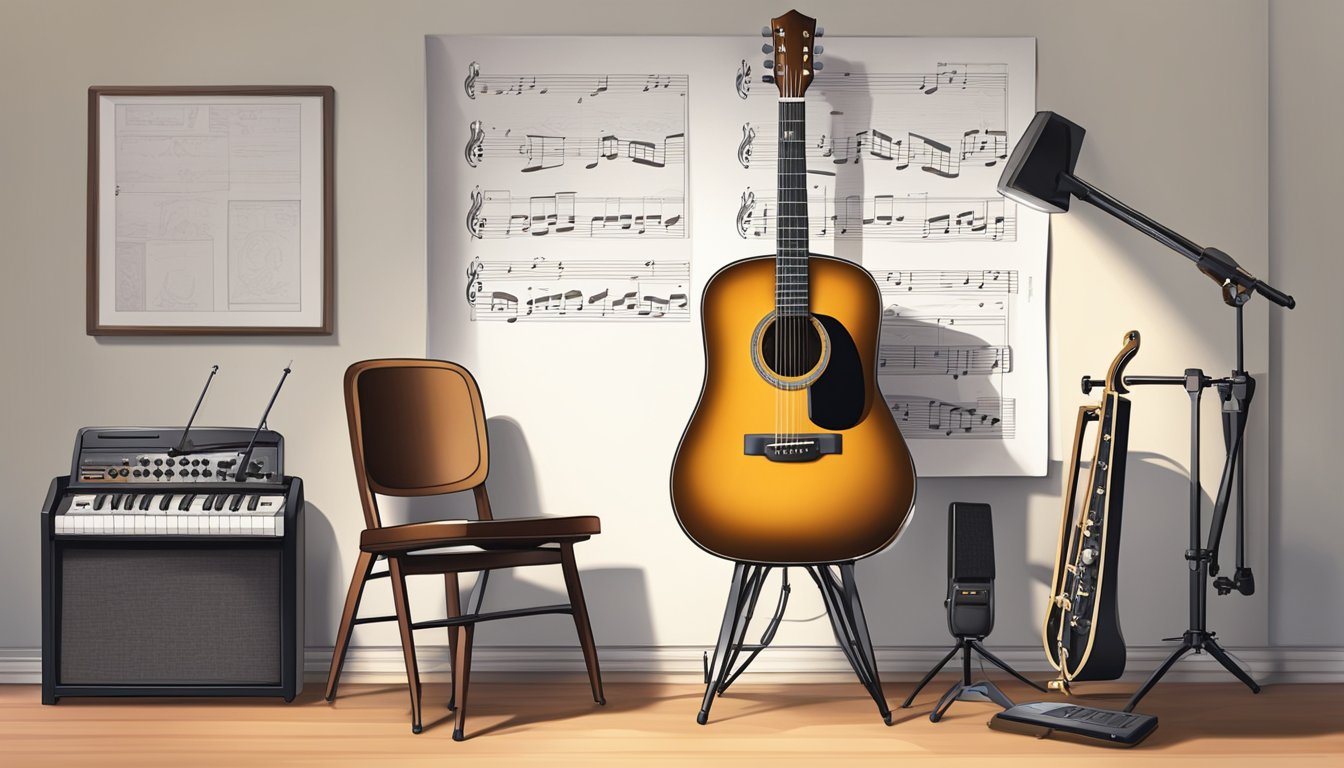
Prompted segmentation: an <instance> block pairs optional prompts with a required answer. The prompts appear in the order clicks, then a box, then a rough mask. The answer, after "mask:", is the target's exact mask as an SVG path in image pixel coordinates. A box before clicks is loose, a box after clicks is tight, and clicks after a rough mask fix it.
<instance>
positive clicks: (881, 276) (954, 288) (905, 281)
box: [869, 269, 1018, 295]
mask: <svg viewBox="0 0 1344 768" xmlns="http://www.w3.org/2000/svg"><path fill="white" fill-rule="evenodd" d="M869 271H870V273H871V274H872V276H873V280H875V281H876V282H877V286H878V288H879V289H881V291H882V293H883V294H884V295H886V294H896V295H900V294H905V293H947V294H991V293H992V294H1004V295H1007V294H1015V293H1017V287H1018V286H1017V270H997V269H969V270H940V269H917V270H904V271H901V270H883V269H874V270H869Z"/></svg>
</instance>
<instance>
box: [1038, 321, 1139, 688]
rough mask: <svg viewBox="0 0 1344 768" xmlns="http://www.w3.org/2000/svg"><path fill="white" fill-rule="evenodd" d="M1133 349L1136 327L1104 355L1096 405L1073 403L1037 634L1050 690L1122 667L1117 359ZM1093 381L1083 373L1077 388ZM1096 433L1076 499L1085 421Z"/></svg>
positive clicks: (1123, 427) (1125, 410) (1121, 415)
mask: <svg viewBox="0 0 1344 768" xmlns="http://www.w3.org/2000/svg"><path fill="white" fill-rule="evenodd" d="M1138 351H1139V332H1138V331H1130V332H1128V333H1126V334H1125V338H1124V347H1123V348H1122V349H1121V350H1120V353H1119V354H1117V355H1116V356H1115V359H1114V360H1113V361H1112V362H1111V367H1110V370H1109V371H1107V373H1106V381H1105V383H1104V385H1103V386H1104V389H1103V392H1102V396H1101V402H1100V403H1098V404H1097V405H1084V406H1081V407H1079V409H1078V422H1077V426H1076V428H1075V431H1074V438H1073V459H1072V463H1071V464H1070V467H1069V479H1068V483H1067V485H1066V486H1065V496H1064V514H1063V516H1062V518H1061V519H1060V525H1059V545H1058V547H1057V549H1056V552H1057V555H1056V559H1055V569H1054V575H1053V576H1052V577H1051V579H1050V605H1049V606H1048V608H1047V609H1046V615H1045V625H1044V628H1043V631H1042V636H1041V637H1042V640H1043V642H1044V644H1045V652H1046V656H1047V657H1049V659H1050V664H1051V665H1052V666H1053V667H1054V668H1055V669H1057V670H1059V677H1058V678H1057V679H1056V680H1053V681H1051V683H1050V687H1051V688H1052V689H1054V690H1061V691H1064V692H1066V693H1067V692H1068V688H1069V683H1070V682H1072V681H1075V680H1114V679H1115V678H1118V677H1119V676H1120V675H1121V673H1122V672H1124V670H1125V640H1124V637H1123V636H1122V635H1121V633H1120V616H1119V611H1118V609H1117V600H1116V592H1117V589H1116V588H1117V586H1118V585H1117V583H1116V582H1117V573H1116V571H1117V567H1118V564H1119V554H1120V518H1121V512H1122V510H1123V506H1124V488H1125V454H1126V451H1127V449H1128V442H1129V400H1128V399H1126V398H1125V397H1123V395H1124V394H1125V393H1127V392H1128V391H1129V390H1128V389H1127V388H1126V387H1125V385H1124V381H1123V375H1124V369H1125V366H1126V365H1128V364H1129V362H1130V360H1132V359H1133V358H1134V355H1135V354H1137V353H1138ZM1097 385H1098V383H1097V382H1094V381H1092V380H1091V378H1089V377H1083V393H1084V394H1089V393H1090V392H1091V390H1092V388H1093V387H1095V386H1097ZM1092 422H1096V423H1097V425H1098V432H1097V436H1096V444H1095V447H1094V449H1093V452H1092V463H1091V466H1090V468H1089V470H1088V482H1087V486H1086V487H1085V489H1084V491H1083V498H1082V499H1078V476H1079V465H1080V462H1081V459H1082V446H1083V440H1084V437H1085V435H1086V433H1087V428H1088V424H1090V423H1092Z"/></svg>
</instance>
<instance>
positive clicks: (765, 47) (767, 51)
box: [761, 43, 775, 56]
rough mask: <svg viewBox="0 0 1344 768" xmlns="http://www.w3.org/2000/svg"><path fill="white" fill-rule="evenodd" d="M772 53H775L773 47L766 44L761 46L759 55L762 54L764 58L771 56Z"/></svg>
mask: <svg viewBox="0 0 1344 768" xmlns="http://www.w3.org/2000/svg"><path fill="white" fill-rule="evenodd" d="M774 52H775V46H773V45H771V44H769V43H766V44H765V45H762V46H761V53H764V54H765V55H766V56H769V55H770V54H772V53H774Z"/></svg>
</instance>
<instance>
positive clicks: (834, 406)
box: [807, 315, 868, 430]
mask: <svg viewBox="0 0 1344 768" xmlns="http://www.w3.org/2000/svg"><path fill="white" fill-rule="evenodd" d="M813 317H814V318H816V320H817V322H819V323H821V325H822V327H823V328H825V329H826V335H827V336H828V337H829V339H830V348H831V349H830V360H829V361H828V362H827V364H826V369H825V370H823V371H822V372H821V376H819V377H818V378H817V380H816V381H815V382H813V383H812V386H810V387H809V388H808V391H807V411H808V417H809V418H810V419H811V420H812V423H813V424H816V425H817V426H818V427H821V428H822V429H834V430H843V429H850V428H851V427H853V426H855V425H856V424H858V423H859V422H860V421H863V416H864V413H865V411H866V410H867V408H866V406H867V404H868V397H867V394H868V393H867V390H866V387H865V382H864V376H863V359H862V358H861V357H860V356H859V349H858V347H857V346H855V345H854V339H853V337H851V336H850V335H849V331H847V330H845V326H843V325H841V324H840V321H839V320H836V319H835V318H833V317H830V316H829V315H813Z"/></svg>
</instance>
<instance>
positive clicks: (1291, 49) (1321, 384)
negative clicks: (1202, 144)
mask: <svg viewBox="0 0 1344 768" xmlns="http://www.w3.org/2000/svg"><path fill="white" fill-rule="evenodd" d="M1340 29H1344V3H1337V2H1331V0H1304V1H1301V2H1299V1H1297V0H1293V1H1291V2H1290V1H1289V0H1274V2H1272V3H1270V17H1269V30H1270V34H1269V50H1270V60H1269V84H1270V90H1269V138H1270V144H1269V163H1270V175H1269V194H1270V197H1269V200H1270V203H1269V215H1270V218H1269V224H1270V226H1269V235H1270V237H1269V250H1270V275H1271V277H1272V278H1273V280H1274V281H1275V282H1276V283H1278V284H1281V285H1284V286H1289V287H1291V288H1292V289H1293V290H1294V291H1295V292H1296V298H1297V300H1298V301H1299V302H1300V305H1301V309H1299V310H1296V311H1294V312H1288V313H1280V314H1277V315H1275V316H1274V318H1273V320H1272V321H1271V323H1270V341H1271V344H1272V345H1273V350H1274V352H1273V355H1272V356H1271V357H1270V365H1271V368H1272V369H1273V370H1278V371H1282V372H1283V373H1282V375H1281V376H1280V377H1279V379H1280V382H1281V383H1280V386H1279V387H1278V388H1277V389H1276V390H1275V393H1274V397H1273V398H1271V400H1270V412H1269V415H1270V419H1271V423H1272V424H1273V427H1272V428H1271V430H1270V478H1271V484H1270V489H1271V491H1270V505H1271V508H1272V509H1273V511H1274V514H1273V516H1272V517H1271V520H1270V546H1271V547H1272V552H1273V557H1272V559H1271V560H1270V564H1269V565H1270V567H1269V569H1268V572H1269V580H1270V626H1271V632H1270V639H1271V640H1272V641H1273V642H1274V643H1275V644H1279V645H1333V646H1336V647H1338V646H1340V645H1344V600H1340V599H1339V598H1338V597H1337V596H1336V595H1337V594H1338V593H1339V592H1340V591H1341V589H1340V588H1341V587H1342V586H1344V557H1342V556H1341V547H1340V542H1341V541H1344V501H1342V500H1341V499H1344V496H1342V495H1341V493H1340V485H1339V478H1340V470H1339V455H1340V450H1339V448H1338V437H1339V424H1340V418H1339V416H1338V415H1337V414H1335V413H1334V409H1335V403H1336V394H1337V392H1338V384H1339V383H1340V382H1341V381H1344V341H1341V337H1340V332H1341V331H1344V302H1341V300H1340V292H1339V286H1340V285H1341V284H1344V258H1341V257H1340V245H1339V242H1340V237H1339V233H1338V232H1337V231H1335V228H1334V227H1333V226H1332V223H1333V222H1335V221H1337V220H1338V219H1339V212H1338V209H1337V208H1336V207H1335V204H1336V203H1337V202H1338V200H1339V193H1338V190H1339V187H1340V183H1341V178H1342V177H1344V161H1341V160H1340V158H1339V157H1338V156H1337V155H1335V154H1334V153H1332V152H1329V151H1322V146H1321V143H1322V141H1323V139H1325V137H1327V136H1329V135H1330V132H1331V130H1332V129H1333V126H1337V125H1344V96H1341V90H1340V85H1339V84H1340V82H1341V79H1344V49H1341V47H1340V45H1339V43H1338V41H1337V40H1336V39H1335V36H1334V32H1336V31H1338V30H1340Z"/></svg>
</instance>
